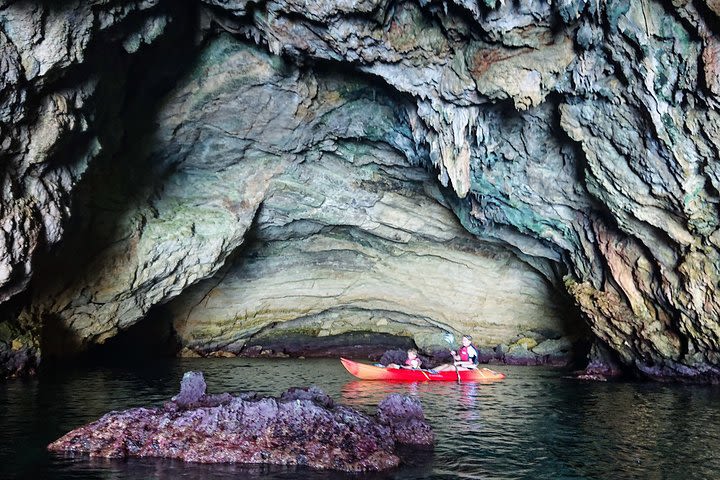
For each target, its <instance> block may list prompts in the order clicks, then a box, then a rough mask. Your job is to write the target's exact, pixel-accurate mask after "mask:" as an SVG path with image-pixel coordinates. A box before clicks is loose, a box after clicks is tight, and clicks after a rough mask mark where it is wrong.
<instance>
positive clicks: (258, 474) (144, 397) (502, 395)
mask: <svg viewBox="0 0 720 480" xmlns="http://www.w3.org/2000/svg"><path fill="white" fill-rule="evenodd" d="M191 369H194V370H203V371H204V372H205V376H206V379H207V381H208V388H209V390H210V391H211V392H221V391H230V392H237V391H248V390H253V391H258V392H260V393H261V394H266V395H277V394H279V393H280V392H282V391H283V390H285V389H287V388H289V387H292V386H307V385H317V386H318V387H320V388H322V389H324V390H325V391H326V392H327V393H328V394H329V395H331V396H332V397H333V398H335V399H336V400H338V401H340V402H342V403H344V404H347V405H350V406H353V407H356V408H359V409H361V410H363V411H366V412H369V413H373V412H374V411H375V407H376V406H377V404H378V402H379V401H380V400H382V399H383V398H384V397H385V396H386V395H388V394H390V393H401V394H408V395H414V396H417V397H419V398H420V400H421V401H422V403H423V406H424V409H425V414H426V417H427V418H428V420H429V422H430V423H431V424H432V425H433V427H434V428H435V432H436V436H437V443H436V448H435V451H434V452H433V453H432V454H429V453H427V452H420V453H417V454H412V453H409V454H407V456H406V464H405V466H403V467H402V468H400V469H398V470H395V471H393V472H386V473H382V474H378V475H368V476H362V477H361V478H368V479H370V478H393V479H411V478H412V479H451V478H483V479H507V478H532V479H556V478H578V479H580V478H684V479H685V478H719V477H720V456H717V455H716V454H715V445H717V444H718V440H720V438H719V437H720V409H719V408H718V405H720V403H718V399H720V390H719V389H718V388H716V387H704V386H681V385H658V384H643V383H619V384H597V383H579V382H574V381H571V380H566V379H564V378H562V375H561V372H558V371H555V370H551V369H545V368H528V367H500V369H502V370H503V371H506V372H507V373H508V374H509V375H508V378H506V379H505V380H503V381H501V382H497V383H493V384H471V383H464V384H462V385H458V384H456V383H454V382H449V383H410V384H407V383H386V382H363V381H358V380H354V379H352V378H351V377H350V376H349V375H348V374H347V372H345V371H344V370H343V369H342V367H341V365H340V363H339V362H337V361H332V360H252V359H182V360H175V361H167V362H154V363H151V364H147V365H143V366H142V367H137V366H136V367H121V368H117V367H116V368H111V367H92V368H75V369H69V370H58V371H52V372H51V371H45V372H43V373H42V374H41V375H40V376H39V377H38V378H36V379H31V380H21V381H12V382H6V383H5V384H3V385H2V386H0V431H1V432H3V433H2V436H0V465H2V466H3V469H2V475H0V477H2V478H6V477H7V478H15V477H17V478H20V477H34V478H47V479H60V478H63V479H66V478H122V479H125V478H127V479H130V478H211V477H212V478H258V479H260V478H262V479H280V478H283V479H290V478H308V479H330V478H332V479H337V478H354V479H357V478H358V477H357V476H344V475H339V474H337V473H335V472H311V471H307V470H304V469H292V468H281V467H268V466H256V467H242V466H234V465H188V464H183V463H180V462H173V461H167V460H147V459H146V460H130V461H127V462H117V461H103V460H92V461H91V460H89V459H84V458H63V457H57V456H51V455H49V454H48V453H46V451H45V445H46V444H47V443H49V442H50V441H52V440H55V439H56V438H57V437H59V436H60V435H62V434H64V433H65V432H67V431H68V430H70V429H72V428H75V427H77V426H79V425H82V424H84V423H87V422H90V421H93V420H95V419H97V418H98V417H100V416H101V415H102V414H104V413H106V412H108V411H109V410H113V409H123V408H129V407H134V406H139V405H149V404H160V403H161V402H163V401H164V400H166V399H168V398H169V397H171V396H172V395H174V394H175V393H176V392H177V387H178V385H179V381H180V378H182V374H183V373H184V372H185V371H186V370H191Z"/></svg>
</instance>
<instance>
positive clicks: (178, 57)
mask: <svg viewBox="0 0 720 480" xmlns="http://www.w3.org/2000/svg"><path fill="white" fill-rule="evenodd" d="M158 8H159V9H165V10H166V11H164V13H166V14H167V15H168V16H171V18H172V20H171V21H170V22H168V24H167V27H166V32H165V34H164V35H162V36H161V37H160V38H158V39H157V40H156V41H155V42H153V43H152V44H150V45H141V46H140V48H139V50H138V51H137V52H136V53H134V54H132V55H130V54H127V52H125V51H124V50H123V47H122V45H121V42H118V41H117V38H116V37H117V36H120V35H123V34H124V32H121V31H110V32H107V35H105V36H104V37H103V38H104V41H101V42H98V43H97V44H95V45H94V46H93V47H92V48H91V49H90V50H88V52H87V53H86V60H85V62H84V63H83V64H81V65H78V66H77V67H76V68H75V69H74V70H72V71H71V72H70V73H69V74H68V75H67V78H64V79H63V80H62V81H63V83H65V84H68V85H72V83H73V82H79V81H81V80H82V79H86V78H88V77H91V76H92V75H99V81H98V85H97V87H96V92H95V94H94V95H93V97H92V99H91V100H90V101H91V102H93V103H94V105H93V106H94V114H95V118H94V121H93V122H92V124H91V126H90V130H89V131H88V132H86V133H85V134H83V136H82V138H78V139H76V140H75V143H76V144H77V146H76V147H74V148H70V149H69V150H70V152H76V153H77V152H79V151H80V150H81V148H82V147H83V146H85V145H86V143H87V141H88V140H89V139H92V138H93V137H97V138H98V140H99V141H100V144H101V145H102V151H101V152H100V154H99V155H98V156H97V157H96V158H94V159H93V160H92V162H90V165H89V166H88V169H87V170H86V171H85V173H84V174H83V176H82V178H81V180H80V181H79V182H78V184H77V185H76V187H75V188H74V189H73V192H72V198H71V206H72V211H73V213H72V216H70V217H69V219H68V220H67V221H66V223H65V225H64V228H65V232H64V237H63V240H62V242H61V243H60V244H59V245H58V246H57V247H56V248H54V249H52V250H49V251H46V252H43V253H40V254H38V255H37V258H36V260H35V265H36V269H35V274H34V276H33V281H32V283H31V285H30V288H29V290H30V292H31V295H32V296H35V297H36V298H37V297H52V295H53V294H54V293H56V292H58V291H62V290H63V289H65V288H67V287H68V286H69V285H71V284H72V283H73V282H74V281H76V280H77V279H78V277H82V275H83V274H84V272H86V271H87V270H88V269H89V268H92V263H93V261H94V260H95V259H96V258H97V257H98V256H100V255H101V254H102V252H103V251H105V250H106V249H108V248H111V247H112V245H113V243H115V242H117V241H118V239H119V236H120V235H121V234H120V231H121V230H120V229H121V227H120V222H121V220H122V217H123V215H124V214H126V213H127V212H128V211H130V210H131V209H132V207H133V206H134V205H137V204H138V203H139V202H142V201H144V200H145V199H146V198H148V196H149V195H151V194H152V191H153V190H154V189H155V188H157V187H158V185H159V182H161V181H162V179H163V175H164V173H165V172H162V171H159V170H158V169H157V167H156V165H154V164H153V162H152V158H149V150H150V148H151V146H152V136H153V133H154V131H155V129H156V123H155V122H156V121H155V118H156V115H157V112H158V111H159V109H160V107H161V104H162V99H163V98H164V96H165V95H166V94H167V93H168V92H169V91H170V90H171V89H172V88H173V87H174V86H175V84H176V82H177V80H178V79H180V78H182V76H183V75H184V74H185V73H186V72H187V71H188V70H189V69H190V68H191V67H192V66H193V59H194V58H195V56H196V54H197V53H198V52H199V45H197V44H196V43H195V42H196V40H197V38H198V35H197V28H196V20H195V17H196V14H195V13H196V12H195V10H196V8H197V7H196V6H194V5H193V3H192V2H190V1H187V0H183V1H178V2H173V3H172V5H167V4H163V5H162V6H160V7H158ZM159 13H163V10H161V11H160V12H159ZM135 21H136V22H137V23H138V25H141V23H140V22H142V21H144V17H142V16H139V17H138V18H137V19H136V20H135ZM68 147H71V146H68ZM67 152H68V150H67V149H65V150H62V151H61V152H60V154H58V156H63V157H66V158H67ZM70 158H74V157H72V156H71V157H70ZM34 320H35V321H36V322H37V323H40V324H42V325H43V327H42V332H41V348H42V351H43V357H44V359H45V360H47V359H52V358H62V357H68V356H73V355H75V354H76V353H77V352H78V351H80V350H82V349H83V348H84V347H85V346H84V345H82V344H81V343H80V342H79V341H78V340H77V339H76V338H73V335H72V332H70V331H68V330H67V329H66V328H60V327H59V325H58V322H57V320H53V319H52V318H35V319H34ZM46 324H47V325H46Z"/></svg>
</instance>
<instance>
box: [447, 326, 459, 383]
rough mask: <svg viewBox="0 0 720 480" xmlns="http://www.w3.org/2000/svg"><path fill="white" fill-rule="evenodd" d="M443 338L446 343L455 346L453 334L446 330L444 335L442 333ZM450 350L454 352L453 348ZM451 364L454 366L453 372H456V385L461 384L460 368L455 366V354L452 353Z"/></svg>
mask: <svg viewBox="0 0 720 480" xmlns="http://www.w3.org/2000/svg"><path fill="white" fill-rule="evenodd" d="M443 338H444V339H445V341H446V342H448V343H449V344H450V346H451V347H454V346H455V335H453V334H452V333H450V332H448V333H446V334H445V335H443ZM450 351H451V352H454V350H450ZM453 366H454V367H455V373H456V374H457V380H458V385H461V384H462V382H461V381H460V370H458V366H457V364H456V363H455V356H454V355H453Z"/></svg>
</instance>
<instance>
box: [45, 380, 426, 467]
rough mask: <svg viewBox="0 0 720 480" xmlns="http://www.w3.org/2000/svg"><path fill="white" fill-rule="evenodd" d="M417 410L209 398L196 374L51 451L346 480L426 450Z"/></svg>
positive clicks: (309, 398)
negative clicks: (300, 470)
mask: <svg viewBox="0 0 720 480" xmlns="http://www.w3.org/2000/svg"><path fill="white" fill-rule="evenodd" d="M433 442H434V435H433V432H432V429H431V427H430V426H429V425H428V424H427V423H426V422H425V418H424V415H423V411H422V406H421V405H420V402H419V401H418V400H417V399H415V398H412V397H407V396H401V395H397V394H393V395H390V396H388V397H387V398H386V399H384V400H383V401H381V402H380V404H378V408H377V414H376V415H375V416H369V415H366V414H363V413H361V412H358V411H357V410H354V409H352V408H349V407H345V406H342V405H337V404H335V402H334V401H333V400H332V399H331V398H330V397H328V396H327V395H325V394H324V393H323V392H322V391H320V390H319V389H317V388H315V387H311V388H305V389H290V390H288V391H287V392H285V393H283V394H282V395H281V396H280V397H279V398H271V397H258V396H257V395H255V394H251V393H246V394H241V395H238V396H233V395H230V394H228V393H224V394H219V395H208V394H206V393H205V382H204V379H203V377H202V373H200V372H188V373H186V374H185V377H184V378H183V382H182V389H181V391H180V393H179V394H178V395H177V396H176V397H174V398H173V400H172V401H170V402H166V403H165V405H163V406H162V407H140V408H133V409H130V410H125V411H120V412H110V413H108V414H106V415H104V416H103V417H102V418H100V419H99V420H97V421H96V422H93V423H90V424H88V425H85V426H83V427H80V428H77V429H75V430H73V431H71V432H69V433H68V434H66V435H65V436H63V437H62V438H60V439H58V440H57V441H55V442H53V443H51V444H50V445H49V446H48V448H49V450H50V451H53V452H58V453H65V454H81V455H88V456H90V457H103V458H129V457H155V458H172V459H179V460H183V461H186V462H198V463H228V462H232V463H254V464H260V463H264V464H276V465H298V466H306V467H309V468H316V469H333V470H343V471H348V472H364V471H377V470H386V469H389V468H393V467H397V466H398V465H399V463H400V458H399V457H398V455H397V451H396V448H397V446H398V445H412V446H415V447H423V448H432V445H433Z"/></svg>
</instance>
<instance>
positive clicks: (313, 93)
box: [26, 35, 566, 354]
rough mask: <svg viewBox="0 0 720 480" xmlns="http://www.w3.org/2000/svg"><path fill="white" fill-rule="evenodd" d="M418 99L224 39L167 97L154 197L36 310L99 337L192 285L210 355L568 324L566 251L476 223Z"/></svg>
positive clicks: (493, 340) (187, 332)
mask: <svg viewBox="0 0 720 480" xmlns="http://www.w3.org/2000/svg"><path fill="white" fill-rule="evenodd" d="M199 72H202V75H201V76H198V73H199ZM406 107H407V105H404V102H403V101H402V100H400V99H392V98H390V97H387V96H386V95H384V94H383V92H382V91H379V90H377V89H376V88H374V87H372V85H371V84H369V83H368V82H367V81H358V80H351V79H349V78H347V77H345V76H342V75H337V74H332V73H331V72H326V73H325V74H323V75H319V74H317V73H315V72H313V71H302V70H300V69H298V68H297V67H294V66H293V65H292V64H288V63H286V62H282V61H280V60H279V59H277V58H274V57H272V56H269V55H267V54H266V53H263V52H262V51H260V50H259V49H257V48H252V47H248V46H247V45H246V44H245V43H242V42H239V41H237V40H235V39H233V38H231V37H230V36H228V35H224V36H222V37H220V38H217V39H215V40H214V41H213V42H212V43H211V45H210V46H209V47H208V48H206V49H205V50H204V51H203V53H202V54H201V56H200V58H199V60H198V63H197V65H196V67H195V68H194V69H193V72H192V73H191V74H190V75H189V76H188V78H187V79H186V81H185V82H184V83H182V84H181V85H179V86H178V88H177V89H176V90H174V91H173V92H172V93H171V94H170V95H168V97H167V98H166V99H165V100H164V102H163V106H162V108H161V110H160V112H161V113H160V118H159V125H158V128H157V131H156V132H155V134H154V136H153V147H154V149H153V152H151V153H150V158H149V159H148V160H147V161H148V162H149V163H150V164H151V165H153V169H154V170H155V171H159V172H162V176H157V177H156V180H155V182H156V183H155V185H154V190H153V191H152V193H151V195H150V196H149V197H148V198H147V199H146V200H145V201H144V202H142V203H140V204H139V205H138V207H136V208H135V209H131V210H129V211H127V212H126V213H124V219H123V220H122V221H123V224H122V226H121V228H120V229H117V233H116V235H118V236H116V237H115V238H112V242H110V243H111V247H110V248H108V249H107V250H105V251H103V252H101V254H100V255H99V256H98V257H96V258H95V259H93V261H92V262H91V263H89V264H88V266H87V268H86V269H85V270H84V272H82V274H81V275H78V276H77V280H76V281H73V282H64V283H62V284H59V285H58V284H56V283H50V284H49V288H47V289H44V290H41V291H38V292H37V293H36V299H37V300H36V301H35V302H34V303H33V306H32V308H31V309H30V310H29V311H28V312H26V314H28V315H32V316H35V317H40V318H52V319H53V321H55V322H57V323H59V324H60V325H61V326H62V328H61V330H62V333H63V334H65V335H67V336H70V337H72V338H74V339H76V341H77V342H78V343H80V345H78V347H79V348H82V347H83V344H88V343H93V342H102V341H104V340H105V339H107V338H109V337H111V336H113V335H114V334H115V333H117V332H118V331H119V330H122V329H124V328H127V327H128V326H130V325H132V324H133V323H135V322H136V321H138V320H139V319H140V318H142V317H143V316H144V315H145V314H146V313H147V312H148V311H149V309H150V307H152V306H153V305H156V304H158V303H162V302H166V301H168V300H171V299H173V298H174V297H177V296H178V295H179V294H180V293H181V292H182V295H180V296H179V298H177V299H176V300H174V301H172V303H171V304H170V305H169V306H168V308H167V310H168V311H169V312H171V315H172V317H173V318H174V319H175V320H174V326H175V329H176V331H177V332H178V335H179V339H180V341H181V343H182V346H184V347H188V348H190V349H191V350H193V351H195V352H199V353H202V354H208V353H214V352H219V351H220V352H229V353H238V352H240V351H241V350H242V349H243V347H244V346H245V345H246V344H247V343H248V342H250V343H252V344H254V345H262V343H265V342H266V341H267V340H270V341H274V342H275V343H282V342H283V338H285V339H286V342H287V341H289V340H290V339H291V337H293V336H294V335H301V336H303V341H308V342H312V341H313V339H314V338H316V337H328V336H337V335H343V334H346V333H352V332H372V333H379V334H389V335H396V336H403V337H409V338H411V339H412V340H413V341H414V343H415V344H416V345H418V346H420V347H421V348H424V349H431V348H440V347H443V346H444V347H448V346H449V345H448V344H447V342H446V341H445V340H444V336H445V335H446V334H447V333H448V332H453V333H454V334H455V335H458V338H459V335H460V332H467V331H473V332H478V333H479V334H480V335H479V337H478V341H479V342H480V344H487V345H493V346H494V345H497V344H500V343H510V342H511V341H512V340H513V339H514V338H515V337H517V336H518V334H519V333H520V332H525V331H537V332H540V333H539V334H541V335H546V336H549V337H551V338H557V337H560V336H562V335H563V333H565V330H566V328H565V326H564V324H563V321H562V320H561V313H562V311H561V307H560V306H558V304H557V303H556V302H555V301H554V300H555V299H554V297H553V295H554V294H555V292H554V291H553V282H554V281H557V277H554V276H553V275H554V271H553V268H552V266H551V265H550V264H549V262H545V263H544V264H543V263H542V262H541V261H538V262H537V265H541V267H542V268H541V270H540V271H538V270H536V269H534V268H531V267H530V266H529V265H527V263H525V262H523V261H521V260H520V259H519V258H518V257H517V256H516V255H515V254H513V253H512V252H509V251H507V250H504V249H502V248H499V247H494V246H492V245H482V244H480V242H478V241H477V240H476V239H475V238H474V237H473V236H472V235H470V234H469V233H467V231H465V230H464V229H463V228H462V227H461V226H460V224H459V222H458V221H457V218H456V217H455V216H454V215H453V214H452V212H451V211H450V210H449V209H448V208H447V206H446V205H445V206H444V205H443V203H445V200H444V196H443V193H442V192H441V191H440V190H439V189H438V187H437V186H436V185H435V184H434V183H433V182H432V178H431V177H430V176H429V175H428V174H427V173H426V172H425V171H424V170H423V169H422V168H421V167H419V166H417V163H418V162H419V160H418V157H419V155H420V153H418V152H417V151H416V150H415V147H414V145H413V143H412V134H411V130H410V126H409V124H408V113H407V110H406ZM162 166H164V167H162ZM94 202H95V204H97V203H99V202H98V201H97V200H94ZM441 202H442V203H441ZM95 208H96V209H97V207H95ZM125 218H127V219H128V220H125ZM251 226H252V230H251V231H250V228H251ZM248 238H249V239H250V241H249V242H248V241H247V240H248ZM241 245H242V247H241ZM61 252H62V250H61ZM231 254H233V258H231V259H228V255H231ZM221 267H222V268H221ZM215 272H217V273H215ZM213 273H215V275H214V276H212V277H211V278H209V279H208V280H204V281H202V282H200V283H199V284H198V285H197V286H194V287H191V288H189V289H188V288H187V286H188V285H190V284H192V283H193V282H196V281H198V280H199V279H202V278H205V277H208V276H210V275H211V274H213ZM63 348H64V349H65V350H67V348H69V345H68V344H63Z"/></svg>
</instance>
